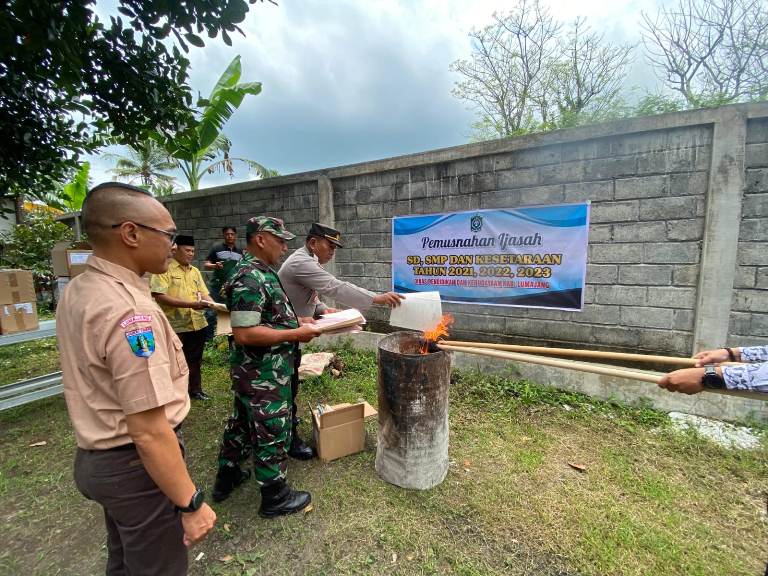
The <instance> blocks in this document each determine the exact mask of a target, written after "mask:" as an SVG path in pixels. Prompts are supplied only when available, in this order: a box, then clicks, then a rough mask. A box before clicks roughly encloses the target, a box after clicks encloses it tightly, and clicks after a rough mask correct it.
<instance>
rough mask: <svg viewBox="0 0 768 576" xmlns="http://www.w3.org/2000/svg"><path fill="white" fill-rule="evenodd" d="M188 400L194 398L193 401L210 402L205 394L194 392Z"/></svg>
mask: <svg viewBox="0 0 768 576" xmlns="http://www.w3.org/2000/svg"><path fill="white" fill-rule="evenodd" d="M189 397H190V398H194V399H195V400H210V399H211V397H210V396H208V394H206V393H205V392H195V393H194V394H190V395H189Z"/></svg>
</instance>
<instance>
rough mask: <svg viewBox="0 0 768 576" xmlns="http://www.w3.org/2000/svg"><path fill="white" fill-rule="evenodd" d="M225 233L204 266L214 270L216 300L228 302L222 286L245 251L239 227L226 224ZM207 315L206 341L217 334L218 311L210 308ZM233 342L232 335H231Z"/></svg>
mask: <svg viewBox="0 0 768 576" xmlns="http://www.w3.org/2000/svg"><path fill="white" fill-rule="evenodd" d="M221 232H222V234H223V235H224V242H222V243H221V244H214V246H213V247H212V248H211V251H210V252H208V257H207V258H206V259H205V263H204V264H203V268H205V269H206V270H213V274H212V277H211V280H210V281H209V282H208V287H209V288H210V294H211V297H212V298H213V299H214V300H215V301H216V302H222V303H226V300H225V299H224V296H222V294H221V288H222V287H223V286H224V283H225V282H226V281H227V280H228V279H229V274H230V272H232V270H234V268H235V265H236V264H237V263H238V262H239V261H240V258H242V257H243V251H242V250H240V248H238V247H237V245H236V242H237V229H236V228H235V227H234V226H224V228H222V229H221ZM205 317H206V318H207V319H208V331H207V332H206V334H205V339H206V341H208V340H212V339H213V337H214V336H215V335H216V311H215V310H213V309H212V308H209V309H207V310H206V311H205ZM230 344H231V337H230Z"/></svg>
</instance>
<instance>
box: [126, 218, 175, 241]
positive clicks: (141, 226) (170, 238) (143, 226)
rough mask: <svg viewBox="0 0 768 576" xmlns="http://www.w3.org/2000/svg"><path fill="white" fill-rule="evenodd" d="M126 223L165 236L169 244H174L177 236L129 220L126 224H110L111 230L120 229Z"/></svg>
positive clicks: (173, 233)
mask: <svg viewBox="0 0 768 576" xmlns="http://www.w3.org/2000/svg"><path fill="white" fill-rule="evenodd" d="M127 222H130V223H131V224H135V225H136V226H138V227H139V228H145V229H147V230H152V231H153V232H159V233H160V234H163V235H165V236H166V237H167V238H168V240H170V241H171V244H175V243H176V236H178V235H179V233H178V232H168V230H161V229H160V228H155V227H154V226H147V225H146V224H141V223H139V222H133V221H131V220H126V222H120V223H119V224H112V228H120V226H122V225H123V224H126V223H127Z"/></svg>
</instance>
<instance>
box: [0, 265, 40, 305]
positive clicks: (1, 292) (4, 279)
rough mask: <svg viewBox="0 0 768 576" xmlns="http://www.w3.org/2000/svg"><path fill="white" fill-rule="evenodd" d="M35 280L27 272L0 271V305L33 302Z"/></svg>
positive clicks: (34, 298) (34, 297)
mask: <svg viewBox="0 0 768 576" xmlns="http://www.w3.org/2000/svg"><path fill="white" fill-rule="evenodd" d="M36 300H37V296H36V295H35V280H34V278H33V276H32V272H30V271H29V270H12V269H8V270H0V304H20V303H22V302H35V301H36Z"/></svg>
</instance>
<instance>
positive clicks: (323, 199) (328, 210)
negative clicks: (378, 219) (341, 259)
mask: <svg viewBox="0 0 768 576" xmlns="http://www.w3.org/2000/svg"><path fill="white" fill-rule="evenodd" d="M317 216H318V218H319V220H320V222H322V223H323V224H327V225H328V226H331V227H333V228H336V214H335V212H334V211H333V182H331V179H330V178H328V176H325V175H321V176H319V177H318V178H317ZM325 269H326V270H328V272H330V273H331V274H333V275H334V276H335V275H336V262H335V261H334V260H331V261H330V262H328V264H326V265H325Z"/></svg>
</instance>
